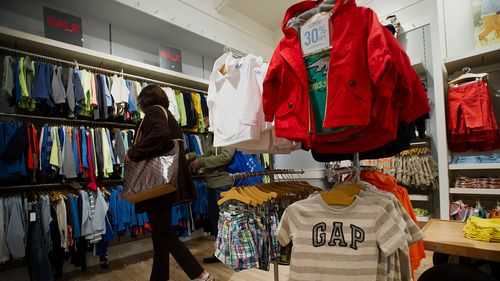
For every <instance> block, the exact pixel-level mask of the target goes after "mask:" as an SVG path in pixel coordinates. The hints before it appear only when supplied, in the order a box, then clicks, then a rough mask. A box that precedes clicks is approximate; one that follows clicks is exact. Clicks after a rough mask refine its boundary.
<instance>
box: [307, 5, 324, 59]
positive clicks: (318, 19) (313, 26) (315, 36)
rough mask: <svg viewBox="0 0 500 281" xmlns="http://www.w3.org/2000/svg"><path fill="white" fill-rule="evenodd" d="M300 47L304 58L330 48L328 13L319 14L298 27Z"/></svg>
mask: <svg viewBox="0 0 500 281" xmlns="http://www.w3.org/2000/svg"><path fill="white" fill-rule="evenodd" d="M300 45H301V47H302V53H303V54H304V56H308V55H311V54H315V53H318V52H321V51H324V50H327V49H329V48H330V13H325V12H324V13H319V14H317V15H314V16H313V17H311V18H310V19H309V20H308V21H306V22H305V23H304V25H302V26H301V27H300Z"/></svg>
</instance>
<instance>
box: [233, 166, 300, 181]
mask: <svg viewBox="0 0 500 281" xmlns="http://www.w3.org/2000/svg"><path fill="white" fill-rule="evenodd" d="M298 174H304V170H290V169H276V170H268V171H261V172H243V173H234V174H229V176H230V177H232V178H233V179H235V180H237V179H245V178H251V177H260V176H271V175H298Z"/></svg>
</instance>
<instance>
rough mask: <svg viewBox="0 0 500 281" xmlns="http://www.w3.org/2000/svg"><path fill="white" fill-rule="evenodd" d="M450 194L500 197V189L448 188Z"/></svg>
mask: <svg viewBox="0 0 500 281" xmlns="http://www.w3.org/2000/svg"><path fill="white" fill-rule="evenodd" d="M450 193H451V194H467V195H500V188H497V189H495V188H450Z"/></svg>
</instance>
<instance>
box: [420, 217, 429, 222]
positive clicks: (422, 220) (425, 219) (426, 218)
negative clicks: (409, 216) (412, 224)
mask: <svg viewBox="0 0 500 281" xmlns="http://www.w3.org/2000/svg"><path fill="white" fill-rule="evenodd" d="M429 219H430V217H420V216H417V221H418V222H428V221H429Z"/></svg>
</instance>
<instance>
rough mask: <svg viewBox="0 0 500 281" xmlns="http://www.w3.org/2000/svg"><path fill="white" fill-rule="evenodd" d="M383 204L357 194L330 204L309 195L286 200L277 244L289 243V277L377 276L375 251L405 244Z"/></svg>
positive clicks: (364, 280)
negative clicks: (350, 199) (344, 201)
mask: <svg viewBox="0 0 500 281" xmlns="http://www.w3.org/2000/svg"><path fill="white" fill-rule="evenodd" d="M385 204H389V203H388V201H386V200H381V201H380V202H376V201H374V200H369V199H365V198H361V197H356V199H355V201H354V202H353V203H352V204H351V205H350V206H347V207H344V206H330V205H328V204H327V203H325V202H324V201H323V198H322V197H321V196H313V197H310V198H307V199H305V200H301V201H298V202H295V203H294V204H292V205H290V206H289V207H288V208H287V209H286V210H285V213H284V214H283V217H282V219H281V222H280V225H279V228H278V232H277V233H278V239H279V242H280V244H281V245H288V244H289V243H290V242H293V249H292V257H291V264H290V279H289V280H290V281H302V280H304V281H306V280H307V281H327V280H328V281H330V280H335V281H342V280H346V281H375V280H376V279H377V267H378V266H377V265H378V259H379V253H380V254H381V255H383V256H389V255H391V254H393V253H394V252H395V251H396V250H397V249H399V248H401V247H402V246H403V245H404V244H406V243H407V237H406V233H405V232H404V231H403V230H401V228H400V227H399V226H398V222H396V221H395V219H394V218H393V217H392V214H388V213H387V211H386V206H385Z"/></svg>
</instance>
